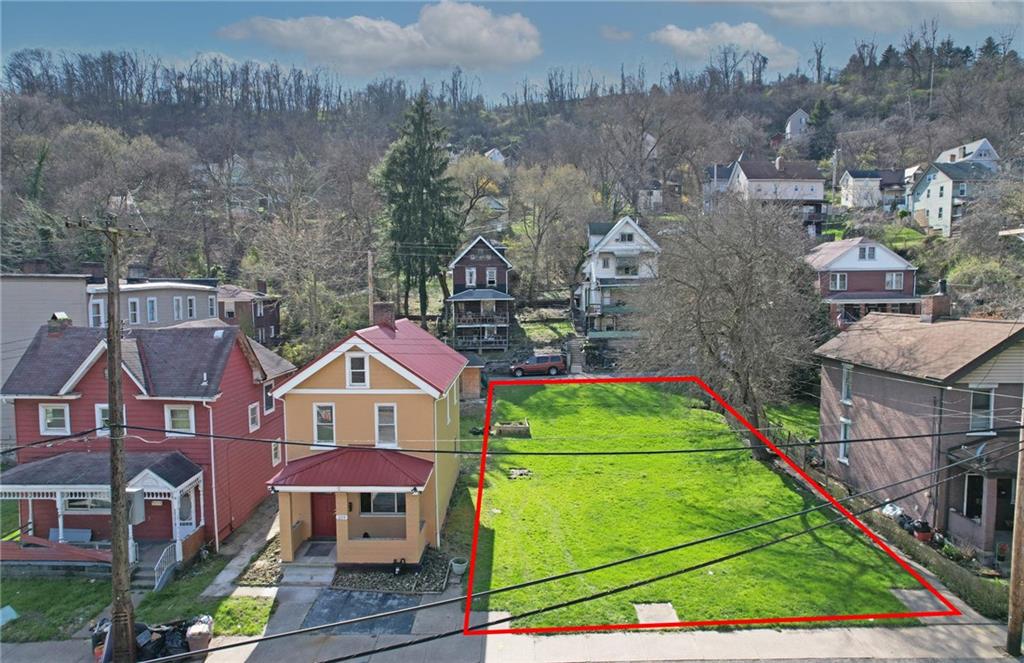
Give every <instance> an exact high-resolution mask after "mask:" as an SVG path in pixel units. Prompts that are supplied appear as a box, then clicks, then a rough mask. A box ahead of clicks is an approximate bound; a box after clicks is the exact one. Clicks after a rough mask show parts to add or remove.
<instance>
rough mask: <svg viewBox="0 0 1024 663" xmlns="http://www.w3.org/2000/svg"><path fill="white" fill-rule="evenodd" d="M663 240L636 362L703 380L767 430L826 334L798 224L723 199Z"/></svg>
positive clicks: (785, 215) (645, 300)
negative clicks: (776, 405) (767, 412)
mask: <svg viewBox="0 0 1024 663" xmlns="http://www.w3.org/2000/svg"><path fill="white" fill-rule="evenodd" d="M659 241H660V242H661V246H662V254H661V257H660V259H659V263H658V278H657V279H656V281H655V282H654V283H653V284H651V286H650V287H648V288H646V289H645V290H644V292H643V293H642V294H641V295H640V296H639V297H640V298H641V300H642V301H641V306H640V310H642V311H645V313H644V314H642V316H641V317H640V318H639V319H638V320H637V321H636V323H637V324H636V327H637V329H638V330H640V333H641V340H640V342H639V346H638V347H637V349H636V351H635V352H634V353H633V354H632V356H631V358H630V363H632V364H633V366H634V367H635V368H637V369H639V370H642V371H647V372H653V373H662V374H673V373H675V374H679V373H693V374H697V375H700V376H701V377H702V378H703V379H704V380H705V381H706V382H707V383H708V384H709V385H711V386H712V387H713V388H714V389H715V390H717V391H719V392H720V393H722V394H723V395H724V396H725V397H726V398H727V399H728V400H729V401H730V402H731V403H732V404H733V406H734V407H736V408H737V409H738V410H739V411H740V413H741V414H743V416H744V417H746V418H747V420H748V421H750V422H751V423H752V424H753V425H754V426H760V425H761V423H762V422H763V420H764V418H763V412H764V405H765V404H766V403H769V402H771V401H773V400H777V399H778V398H779V397H781V396H783V395H785V394H786V393H787V390H788V389H789V387H790V381H791V378H792V374H793V371H794V370H795V369H796V368H797V367H799V366H800V365H801V364H802V363H803V362H804V361H805V360H806V357H807V356H808V355H809V353H810V351H811V350H812V349H813V347H814V342H815V339H816V338H817V337H818V333H819V329H820V326H819V323H818V322H817V320H818V318H819V317H820V316H819V311H820V304H819V301H820V300H819V299H818V297H817V295H816V294H815V292H814V289H813V283H814V275H813V273H812V272H811V270H810V268H809V267H808V266H807V265H806V263H805V262H804V254H805V251H806V250H807V248H808V247H809V243H810V240H809V239H808V237H807V235H806V233H805V232H804V230H803V228H802V225H801V223H800V221H799V219H797V218H795V217H794V216H793V214H792V211H791V210H789V209H786V208H783V207H776V206H765V205H762V204H761V203H760V202H757V201H741V200H737V199H734V198H725V199H723V201H722V202H721V204H719V205H718V206H716V208H715V210H714V211H713V212H711V213H709V214H701V213H696V212H694V213H691V214H690V215H689V218H688V219H687V220H686V222H685V223H683V224H680V225H679V226H678V227H676V228H675V229H674V230H673V231H672V232H671V233H664V234H663V235H662V236H661V237H660V238H659ZM759 453H760V452H759V451H758V452H755V455H758V454H759Z"/></svg>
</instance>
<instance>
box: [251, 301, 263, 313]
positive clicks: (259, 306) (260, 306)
mask: <svg viewBox="0 0 1024 663" xmlns="http://www.w3.org/2000/svg"><path fill="white" fill-rule="evenodd" d="M253 306H255V307H256V317H257V318H262V317H263V300H262V299H257V300H256V301H255V302H253Z"/></svg>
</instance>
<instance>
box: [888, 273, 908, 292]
mask: <svg viewBox="0 0 1024 663" xmlns="http://www.w3.org/2000/svg"><path fill="white" fill-rule="evenodd" d="M903 279H904V274H903V272H886V273H885V289H886V290H903V283H904V280H903ZM897 281H898V284H897Z"/></svg>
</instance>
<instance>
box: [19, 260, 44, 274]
mask: <svg viewBox="0 0 1024 663" xmlns="http://www.w3.org/2000/svg"><path fill="white" fill-rule="evenodd" d="M49 272H50V263H49V262H47V261H46V260H43V259H42V258H35V259H33V260H26V261H24V262H22V263H21V273H22V274H48V273H49Z"/></svg>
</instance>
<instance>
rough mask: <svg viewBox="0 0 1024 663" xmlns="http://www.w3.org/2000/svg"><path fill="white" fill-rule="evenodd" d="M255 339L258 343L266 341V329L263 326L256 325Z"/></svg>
mask: <svg viewBox="0 0 1024 663" xmlns="http://www.w3.org/2000/svg"><path fill="white" fill-rule="evenodd" d="M256 340H257V341H259V342H260V343H266V342H267V330H265V329H264V328H263V327H257V328H256Z"/></svg>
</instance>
